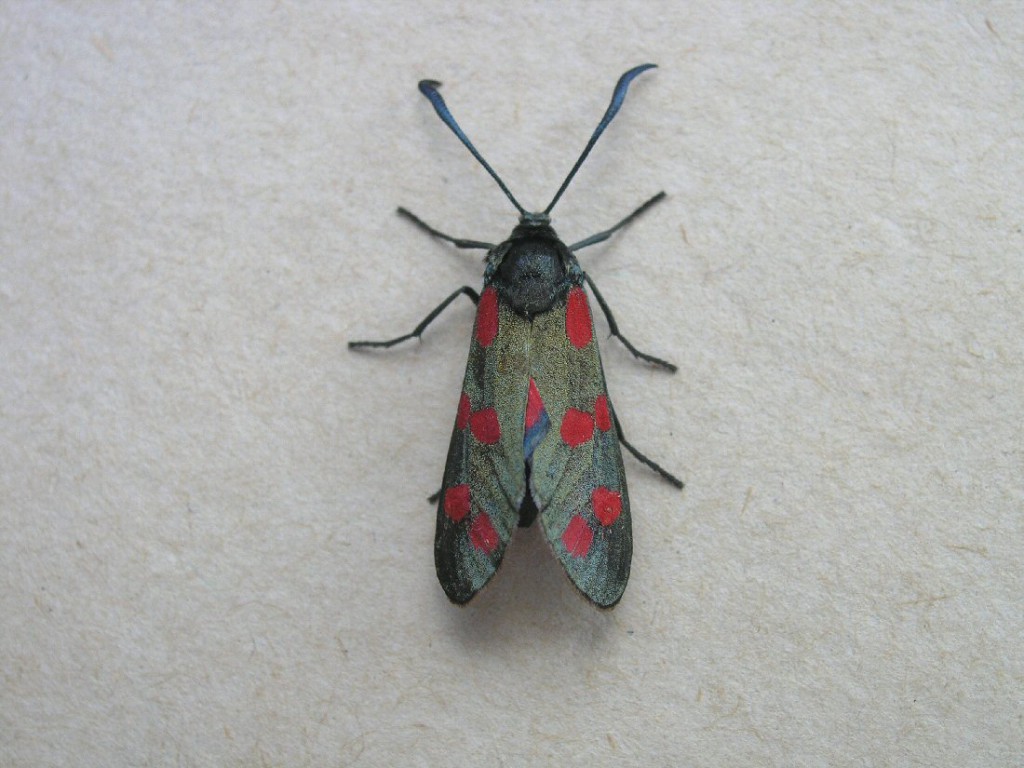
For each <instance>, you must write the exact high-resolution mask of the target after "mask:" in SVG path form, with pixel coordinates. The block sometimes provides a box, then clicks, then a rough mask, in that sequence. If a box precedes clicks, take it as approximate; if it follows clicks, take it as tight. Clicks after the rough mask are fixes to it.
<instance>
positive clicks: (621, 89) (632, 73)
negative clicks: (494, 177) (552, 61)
mask: <svg viewBox="0 0 1024 768" xmlns="http://www.w3.org/2000/svg"><path fill="white" fill-rule="evenodd" d="M657 66H658V65H657V64H641V65H640V66H638V67H633V68H632V69H631V70H629V71H628V72H625V73H623V75H622V77H620V78H619V82H618V83H616V84H615V92H614V93H613V94H612V101H611V104H609V105H608V109H607V110H605V113H604V117H602V118H601V122H600V123H598V124H597V128H595V129H594V133H593V135H592V136H591V137H590V141H588V142H587V146H586V147H584V148H583V154H581V155H580V159H579V160H577V161H576V165H574V166H573V167H572V170H571V171H569V175H568V176H566V177H565V181H563V182H562V186H561V187H559V188H558V191H557V192H556V193H555V196H554V198H552V200H551V202H550V203H548V207H547V208H545V209H544V213H545V215H546V214H549V213H551V209H552V208H554V207H555V203H557V202H558V198H560V197H561V196H562V193H563V192H565V188H566V187H568V186H569V182H571V181H572V178H573V176H575V175H576V171H578V170H579V169H580V166H581V165H583V161H584V160H586V159H587V155H589V154H590V150H592V149H593V148H594V145H595V144H596V143H597V140H598V139H599V138H601V134H602V133H604V129H605V128H607V127H608V124H609V123H610V122H611V121H612V118H614V117H615V115H616V114H617V113H618V111H619V108H620V107H621V106H622V102H623V101H624V100H625V98H626V91H628V90H629V84H630V83H632V82H633V78H635V77H636V76H637V75H639V74H641V73H643V72H646V71H647V70H648V69H654V68H655V67H657ZM422 89H423V83H420V90H422ZM424 93H425V91H424ZM440 98H441V97H440V96H438V99H440ZM434 106H435V107H437V105H436V104H435V105H434ZM438 114H440V109H438ZM442 117H443V116H442ZM445 122H447V121H445ZM453 122H454V121H453ZM452 130H455V128H452ZM470 149H471V150H472V147H470ZM474 154H476V153H475V152H474ZM477 157H478V158H479V155H478V156H477ZM481 162H483V161H482V160H481Z"/></svg>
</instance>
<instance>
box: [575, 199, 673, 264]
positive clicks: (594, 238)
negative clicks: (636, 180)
mask: <svg viewBox="0 0 1024 768" xmlns="http://www.w3.org/2000/svg"><path fill="white" fill-rule="evenodd" d="M664 199H665V193H664V192H659V193H658V194H656V195H655V196H654V197H652V198H651V199H650V200H648V201H647V202H646V203H644V204H643V205H641V206H640V207H639V208H637V209H636V210H635V211H633V212H632V213H631V214H629V216H627V217H626V218H624V219H623V220H622V221H620V222H619V223H618V224H616V225H615V226H614V227H612V228H611V229H606V230H605V231H604V232H598V233H597V234H596V235H591V236H590V237H586V238H584V239H583V240H580V241H579V242H578V243H573V244H572V245H570V246H569V250H570V251H578V250H579V249H580V248H586V247H587V246H588V245H594V244H595V243H602V242H604V241H605V240H607V239H608V238H609V237H611V236H612V235H614V234H615V233H616V232H618V231H619V230H620V229H622V228H623V227H625V226H626V225H627V224H630V223H631V222H632V221H633V219H635V218H636V217H637V216H640V215H641V214H642V213H643V212H644V211H646V210H647V209H648V208H650V207H651V206H652V205H654V204H655V203H660V202H661V201H662V200H664Z"/></svg>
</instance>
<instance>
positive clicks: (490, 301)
mask: <svg viewBox="0 0 1024 768" xmlns="http://www.w3.org/2000/svg"><path fill="white" fill-rule="evenodd" d="M497 335H498V294H497V293H495V292H494V289H493V288H487V289H486V290H484V292H483V293H482V294H480V304H479V306H477V308H476V340H477V341H478V342H480V346H481V347H489V346H491V344H493V343H494V339H495V338H496V337H497Z"/></svg>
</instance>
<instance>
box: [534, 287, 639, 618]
mask: <svg viewBox="0 0 1024 768" xmlns="http://www.w3.org/2000/svg"><path fill="white" fill-rule="evenodd" d="M531 344H532V350H533V352H532V354H531V360H530V363H531V367H530V376H531V381H530V388H531V390H530V400H531V402H530V404H529V405H528V406H527V423H528V424H527V434H528V435H529V432H530V428H529V421H530V416H531V413H536V412H537V411H538V408H539V409H540V411H541V412H542V413H543V417H544V419H543V420H545V421H547V422H548V423H549V425H548V428H547V429H546V431H545V434H544V435H543V437H541V438H540V439H539V441H538V442H537V445H536V447H535V448H534V449H533V452H532V456H531V462H530V463H531V469H530V494H531V496H532V498H533V500H534V502H535V503H536V505H537V508H538V510H539V515H540V522H541V528H542V530H543V531H544V535H545V537H546V538H547V540H548V542H549V543H550V545H551V547H552V548H553V549H554V552H555V556H556V557H557V558H558V560H559V562H561V564H562V567H563V568H565V572H566V573H567V574H568V576H569V578H570V579H571V580H572V582H573V584H575V585H576V587H577V588H578V589H579V590H580V591H581V592H582V593H583V594H584V595H585V596H586V597H587V598H588V599H589V600H591V601H592V602H594V603H595V604H596V605H598V606H600V607H602V608H610V607H612V606H613V605H615V604H616V603H617V602H618V601H619V598H621V597H622V593H623V591H624V590H625V588H626V582H627V581H628V579H629V564H630V559H631V557H632V553H633V533H632V526H631V522H630V514H629V494H628V491H627V489H626V475H625V471H624V468H623V466H622V452H621V450H620V448H619V436H618V433H617V431H616V429H615V424H614V419H613V418H612V417H611V404H610V403H609V402H608V395H607V391H606V386H605V380H604V371H603V369H602V367H601V357H600V353H599V352H598V348H597V341H596V340H595V338H594V325H593V319H592V317H591V313H590V306H589V304H588V302H587V297H586V294H585V293H584V292H583V289H582V288H580V287H576V288H573V289H572V290H571V291H570V292H569V295H568V297H567V300H566V302H565V305H564V306H563V307H560V308H556V309H553V310H552V311H551V312H548V313H545V314H544V315H542V316H539V317H537V318H535V319H534V326H533V337H532V342H531ZM535 398H536V399H538V400H539V401H540V404H539V405H538V403H537V402H535V401H534V399H535Z"/></svg>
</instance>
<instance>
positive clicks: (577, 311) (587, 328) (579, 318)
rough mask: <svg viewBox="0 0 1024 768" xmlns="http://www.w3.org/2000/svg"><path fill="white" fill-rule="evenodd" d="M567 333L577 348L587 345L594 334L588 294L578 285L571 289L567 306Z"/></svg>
mask: <svg viewBox="0 0 1024 768" xmlns="http://www.w3.org/2000/svg"><path fill="white" fill-rule="evenodd" d="M565 335H566V336H568V337H569V341H570V342H572V345H573V346H574V347H576V348H577V349H583V347H585V346H587V344H589V343H590V339H591V338H592V337H593V335H594V330H593V325H592V323H591V322H590V306H589V305H588V304H587V294H585V293H584V292H583V289H582V288H580V287H578V286H577V287H576V288H573V289H572V290H571V291H569V301H568V304H567V305H566V307H565Z"/></svg>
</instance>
